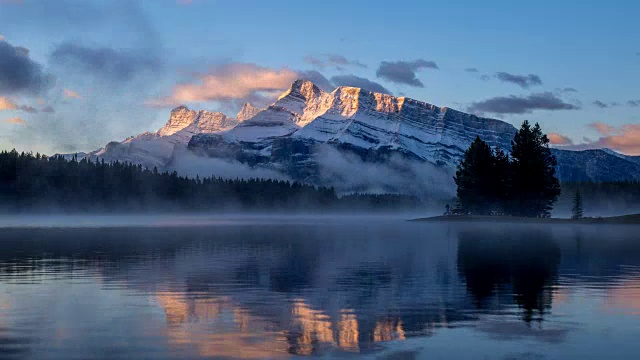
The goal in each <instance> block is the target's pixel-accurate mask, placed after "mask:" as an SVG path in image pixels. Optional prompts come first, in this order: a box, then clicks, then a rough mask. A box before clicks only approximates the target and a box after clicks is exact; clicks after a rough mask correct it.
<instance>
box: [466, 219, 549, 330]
mask: <svg viewBox="0 0 640 360" xmlns="http://www.w3.org/2000/svg"><path fill="white" fill-rule="evenodd" d="M503 230H505V229H499V228H498V229H492V230H479V229H474V230H473V231H462V232H461V233H460V237H459V245H458V269H459V272H460V273H461V275H462V277H463V278H464V280H465V283H466V286H467V290H468V291H469V293H470V294H471V295H472V297H473V301H474V304H475V306H476V307H477V308H485V307H488V306H489V301H490V300H492V299H494V298H495V297H497V298H503V297H505V296H507V297H512V299H513V301H514V302H515V303H516V304H517V305H518V306H519V307H520V308H522V309H523V311H524V312H523V320H524V321H526V322H531V321H533V320H540V321H541V320H542V317H543V315H544V314H545V312H546V311H547V310H548V309H549V308H550V307H551V302H552V292H551V286H552V285H553V284H554V283H555V282H556V279H557V275H558V267H559V265H560V248H559V246H558V245H557V244H556V243H555V242H554V240H553V239H552V237H551V234H550V233H549V232H545V231H539V230H536V229H530V228H523V229H514V228H513V227H511V228H510V229H509V230H510V231H508V232H507V231H503Z"/></svg>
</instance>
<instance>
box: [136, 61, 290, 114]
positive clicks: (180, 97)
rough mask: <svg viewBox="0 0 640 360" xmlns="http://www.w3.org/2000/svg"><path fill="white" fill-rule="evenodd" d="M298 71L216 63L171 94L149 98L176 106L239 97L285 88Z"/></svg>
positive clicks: (155, 101) (162, 105) (158, 102)
mask: <svg viewBox="0 0 640 360" xmlns="http://www.w3.org/2000/svg"><path fill="white" fill-rule="evenodd" d="M298 77H299V73H298V72H296V71H293V70H291V69H288V68H281V69H278V70H275V69H270V68H266V67H262V66H258V65H256V64H246V63H230V64H224V65H220V66H217V67H215V68H213V69H211V71H210V72H208V73H207V74H204V75H199V76H197V78H196V79H192V81H191V82H190V83H185V84H180V85H177V86H176V87H175V88H174V89H173V91H172V94H171V95H170V96H167V97H163V98H160V99H155V100H150V101H148V105H151V106H159V107H166V106H175V105H180V104H186V103H194V102H205V101H225V100H239V99H240V100H242V99H250V98H251V97H254V96H259V95H260V94H261V93H263V92H273V91H277V90H285V89H287V88H288V87H289V86H290V85H291V83H293V81H295V80H296V79H297V78H298Z"/></svg>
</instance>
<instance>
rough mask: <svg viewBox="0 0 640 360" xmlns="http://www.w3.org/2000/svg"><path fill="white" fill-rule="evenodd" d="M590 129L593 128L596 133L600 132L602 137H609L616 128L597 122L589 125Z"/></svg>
mask: <svg viewBox="0 0 640 360" xmlns="http://www.w3.org/2000/svg"><path fill="white" fill-rule="evenodd" d="M587 126H588V127H590V128H593V129H594V130H595V131H597V132H599V133H600V134H601V135H605V136H609V135H611V134H612V133H613V132H614V131H615V130H616V128H615V127H613V126H611V125H609V124H605V123H601V122H595V123H591V124H589V125H587Z"/></svg>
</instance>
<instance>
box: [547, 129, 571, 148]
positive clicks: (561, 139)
mask: <svg viewBox="0 0 640 360" xmlns="http://www.w3.org/2000/svg"><path fill="white" fill-rule="evenodd" d="M547 137H548V138H549V143H550V144H551V145H573V141H572V140H571V139H569V138H568V137H566V136H564V135H561V134H558V133H554V132H552V133H548V134H547Z"/></svg>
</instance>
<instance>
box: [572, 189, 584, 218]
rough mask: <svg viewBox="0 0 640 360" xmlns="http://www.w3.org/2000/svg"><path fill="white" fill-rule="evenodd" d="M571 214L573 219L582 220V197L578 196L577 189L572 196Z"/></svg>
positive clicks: (578, 191)
mask: <svg viewBox="0 0 640 360" xmlns="http://www.w3.org/2000/svg"><path fill="white" fill-rule="evenodd" d="M571 212H572V214H573V216H572V218H573V219H575V220H579V219H582V195H581V194H580V190H579V189H576V194H575V195H574V196H573V208H572V209H571Z"/></svg>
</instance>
